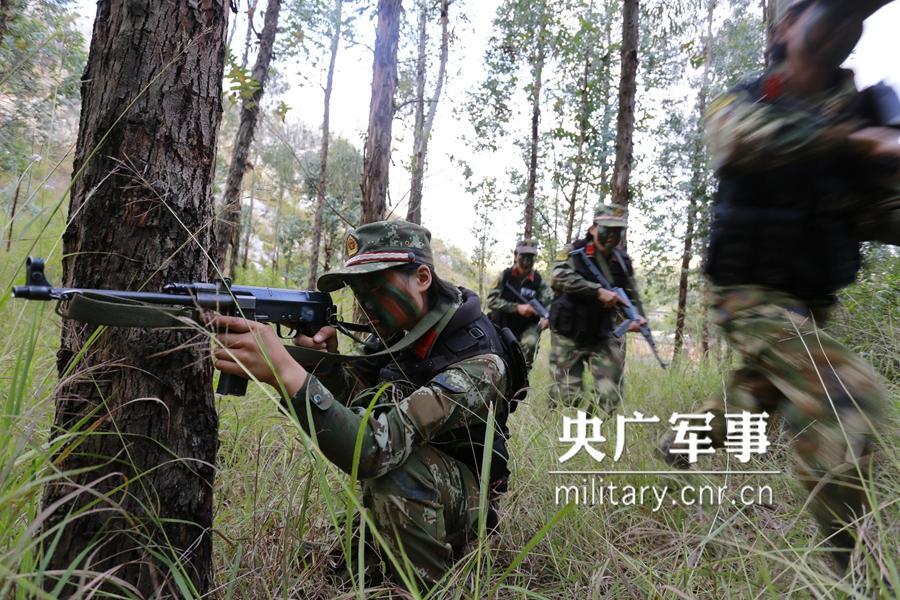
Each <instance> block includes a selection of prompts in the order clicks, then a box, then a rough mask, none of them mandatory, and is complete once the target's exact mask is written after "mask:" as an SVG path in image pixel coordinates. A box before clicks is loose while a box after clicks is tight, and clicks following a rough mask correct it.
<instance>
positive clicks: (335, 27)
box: [306, 0, 343, 290]
mask: <svg viewBox="0 0 900 600" xmlns="http://www.w3.org/2000/svg"><path fill="white" fill-rule="evenodd" d="M342 7H343V0H334V9H333V10H332V21H331V27H332V31H331V54H330V56H331V58H330V59H329V61H328V75H327V76H326V79H325V108H324V109H323V111H322V146H321V147H320V149H319V178H318V180H317V182H316V217H315V222H314V225H313V231H312V254H311V256H310V258H309V280H308V281H307V283H306V285H307V288H308V289H311V290H314V289H316V277H317V275H318V269H319V246H321V243H322V217H323V216H324V214H325V192H326V188H327V183H328V176H327V173H328V145H329V142H330V140H329V136H330V133H329V119H330V115H331V90H332V88H333V86H334V65H335V62H336V61H337V53H338V47H339V46H340V42H341V9H342Z"/></svg>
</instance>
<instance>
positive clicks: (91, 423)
mask: <svg viewBox="0 0 900 600" xmlns="http://www.w3.org/2000/svg"><path fill="white" fill-rule="evenodd" d="M225 27H226V19H225V7H224V6H223V4H222V3H221V2H219V1H218V0H197V1H196V2H193V3H188V2H178V3H161V2H158V1H157V0H129V1H128V2H125V1H122V0H110V1H107V2H100V3H99V4H98V7H97V17H96V20H95V22H94V31H93V36H92V38H91V46H90V52H89V56H88V62H87V66H86V69H85V73H84V76H83V78H82V88H81V95H82V105H81V118H80V124H79V130H78V139H77V144H76V151H75V158H74V167H73V173H75V175H74V176H73V184H72V193H71V202H70V208H69V225H68V227H67V229H66V231H65V233H64V235H63V256H64V259H63V282H62V283H63V285H64V286H66V287H76V286H77V287H87V288H120V289H139V288H146V289H159V288H160V287H161V286H162V285H163V284H164V283H165V282H167V281H204V280H208V279H209V278H210V275H211V274H212V273H211V265H210V264H209V263H208V262H207V261H206V260H205V259H204V250H205V249H207V248H210V247H211V246H212V235H211V229H210V224H211V223H212V221H213V218H214V217H213V207H212V185H213V172H214V166H215V165H214V163H215V154H216V151H215V148H216V136H217V132H218V126H219V120H220V117H221V111H222V106H221V96H222V72H223V65H224V59H225V46H224V37H225ZM92 333H93V328H92V327H89V326H86V325H84V324H81V323H78V322H74V321H70V320H63V328H62V337H61V344H60V350H59V353H58V355H57V367H58V371H59V375H60V379H61V384H60V388H59V391H58V393H57V396H56V414H55V417H54V422H53V426H52V428H51V432H50V437H51V440H52V441H53V442H54V443H60V444H62V445H61V447H60V449H59V451H58V452H57V454H56V456H55V458H54V466H55V468H56V469H58V470H57V471H55V472H56V473H58V474H59V475H58V476H57V477H56V478H55V479H54V480H53V481H51V482H50V483H48V484H47V486H46V488H45V489H44V496H43V505H44V510H46V511H47V512H48V513H49V514H50V516H49V518H48V519H47V520H46V522H45V523H44V535H46V536H47V537H46V540H47V544H46V545H45V546H44V551H45V552H47V553H48V555H47V556H46V560H47V563H46V566H45V568H46V569H47V572H50V571H52V570H61V571H65V570H66V569H68V568H70V567H71V566H77V568H78V569H84V570H88V571H95V572H100V573H102V572H105V571H108V572H109V574H110V575H113V576H114V577H116V578H119V579H121V580H124V581H125V582H127V583H128V584H129V585H131V586H133V587H134V588H135V589H136V590H137V593H138V594H139V595H140V596H141V597H151V596H153V597H176V596H177V597H180V596H181V595H182V594H181V592H180V591H179V588H178V586H177V584H176V583H175V581H174V578H175V577H176V576H177V577H182V576H183V577H187V578H189V579H190V582H191V583H192V585H193V588H194V590H195V593H196V594H198V595H204V594H206V593H207V592H208V591H209V589H210V583H211V576H212V539H211V533H212V493H213V478H214V464H215V457H216V449H217V445H218V439H217V431H216V430H217V425H218V423H217V416H216V412H215V405H214V403H213V394H212V369H211V367H210V363H209V360H208V358H207V357H205V356H204V353H203V352H201V351H200V350H199V348H198V347H205V346H206V344H205V342H203V338H200V339H198V338H197V336H196V335H194V333H193V332H191V331H190V330H187V331H186V330H184V329H181V330H143V329H108V330H106V331H104V332H103V333H102V334H101V335H99V336H98V337H96V338H94V339H92V340H91V341H90V346H89V349H88V351H87V352H84V353H83V354H82V352H83V351H84V349H85V345H86V343H88V339H89V338H90V337H91V335H92ZM198 342H199V343H198ZM67 435H73V436H74V437H73V438H72V439H70V440H65V439H64V438H63V436H67ZM57 534H58V537H57ZM50 540H53V542H52V543H51V542H50ZM105 579H106V581H105V582H104V583H103V584H102V585H103V587H104V588H105V589H107V590H112V589H113V588H114V586H113V584H112V583H110V582H109V579H108V578H105ZM45 581H46V583H45V585H46V586H47V588H48V589H50V588H52V586H53V585H54V584H55V581H53V578H52V577H45ZM80 583H81V584H82V585H83V584H84V583H85V582H83V581H82V582H80ZM77 585H79V582H78V581H73V582H72V583H71V584H70V587H69V588H68V589H66V590H63V595H66V596H67V595H69V594H71V593H73V592H74V591H75V590H74V589H73V588H74V587H75V586H77ZM116 589H118V590H119V591H120V592H121V589H119V588H116ZM81 591H86V590H84V589H82V590H81Z"/></svg>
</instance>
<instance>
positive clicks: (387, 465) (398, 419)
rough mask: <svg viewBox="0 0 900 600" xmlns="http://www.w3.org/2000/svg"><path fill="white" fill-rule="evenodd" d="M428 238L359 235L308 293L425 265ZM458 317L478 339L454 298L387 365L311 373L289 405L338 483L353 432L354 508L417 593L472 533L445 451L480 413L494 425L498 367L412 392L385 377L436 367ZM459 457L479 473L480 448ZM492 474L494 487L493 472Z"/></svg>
mask: <svg viewBox="0 0 900 600" xmlns="http://www.w3.org/2000/svg"><path fill="white" fill-rule="evenodd" d="M429 239H430V234H429V233H428V232H427V230H425V229H424V228H421V227H420V226H417V225H412V224H408V223H404V222H399V223H398V222H393V221H392V222H388V223H374V224H369V225H365V226H363V227H360V228H359V229H358V230H356V231H354V232H353V233H351V234H350V237H349V238H348V242H349V243H348V254H349V255H350V258H349V259H348V260H347V262H346V263H345V267H344V268H343V269H339V270H338V271H332V272H330V273H328V274H326V275H323V277H322V278H320V280H319V288H320V289H322V290H323V291H331V290H333V289H335V287H338V286H340V285H341V284H342V283H343V282H344V281H345V278H346V277H352V275H354V274H356V273H358V272H359V270H354V269H353V267H354V266H355V267H358V268H362V269H364V270H365V272H373V271H376V270H377V269H376V268H374V267H375V266H378V265H381V266H382V268H385V265H388V266H391V267H392V266H396V262H393V261H395V260H406V259H405V258H404V257H405V255H406V254H409V256H410V257H412V258H414V259H415V261H416V262H420V263H424V264H431V251H430V247H429V244H428V241H429ZM409 248H413V249H414V250H412V251H409V250H408V249H409ZM413 255H415V256H413ZM354 259H355V260H354ZM463 311H469V312H470V314H477V315H480V319H481V320H477V321H475V322H476V323H481V327H482V328H484V323H487V324H488V325H490V323H489V322H488V321H487V318H486V317H484V316H483V314H482V313H481V311H480V308H479V303H478V297H477V296H475V295H474V294H472V293H471V292H468V291H465V292H464V293H462V294H461V295H460V298H458V299H457V300H456V301H455V302H444V303H440V304H438V305H437V306H435V307H433V308H432V309H431V312H429V313H428V315H426V317H423V321H426V320H428V319H429V318H431V321H432V322H434V323H435V324H434V325H433V326H430V327H428V328H427V330H426V331H424V332H416V331H411V332H409V333H408V334H407V335H408V336H415V337H416V341H415V342H413V343H412V344H410V345H409V346H408V347H407V348H405V349H403V350H402V351H400V352H398V353H397V355H396V356H394V357H392V358H380V359H378V360H376V359H375V358H374V357H373V358H372V359H371V360H364V361H358V362H355V363H352V364H349V365H343V366H336V367H331V368H330V369H318V370H314V371H315V374H314V375H313V374H311V375H310V376H309V377H308V379H307V381H306V384H305V385H304V387H303V388H302V389H301V390H300V391H298V392H297V394H295V396H294V397H293V399H292V405H293V406H292V408H293V410H294V412H295V414H296V415H297V417H298V419H299V421H300V423H301V424H302V425H303V427H304V429H306V430H307V431H309V432H311V433H310V435H312V436H313V437H314V438H315V439H316V440H317V443H318V445H319V448H320V449H321V450H322V452H323V454H324V455H325V456H326V457H328V458H329V459H330V460H331V461H332V462H334V463H335V464H336V465H337V466H338V467H339V468H341V469H342V470H344V471H345V472H347V473H350V472H351V471H352V469H353V455H354V449H355V447H356V443H357V442H356V439H357V433H358V431H360V429H362V431H363V436H362V447H361V452H360V456H359V463H358V471H357V472H358V476H359V478H360V479H361V480H362V482H363V498H364V504H365V506H366V507H367V508H368V509H369V510H370V511H371V515H372V518H373V519H374V522H375V523H376V525H377V526H378V527H379V530H380V531H381V533H382V534H383V535H384V536H385V539H386V540H387V543H388V544H389V546H390V549H391V551H392V553H393V554H394V556H395V557H397V559H398V560H400V561H401V564H402V561H403V559H402V556H403V555H405V556H406V557H407V558H408V559H409V561H410V563H411V564H412V566H413V568H414V570H415V576H416V578H417V579H418V580H419V582H420V583H423V582H424V583H425V584H426V585H430V584H433V583H434V582H436V581H438V580H439V579H440V578H441V577H443V576H444V574H445V573H446V572H447V571H448V570H449V568H450V567H451V566H452V564H453V562H454V559H455V558H456V557H458V553H459V552H460V551H461V550H462V549H463V547H464V546H465V544H466V542H467V541H468V540H470V539H472V538H473V537H474V536H475V535H476V533H477V522H478V495H479V483H478V477H477V474H476V472H474V470H473V468H472V467H471V466H469V464H466V461H464V460H460V459H459V451H458V450H459V449H458V448H455V447H454V445H453V441H454V440H459V439H461V438H467V437H468V435H472V436H473V437H474V436H475V435H476V434H474V433H472V434H470V433H469V432H470V431H473V432H474V431H475V430H478V429H479V428H481V430H482V433H481V435H482V436H483V435H486V434H485V433H484V429H485V426H484V425H485V422H486V419H487V416H488V409H489V407H494V409H495V411H497V414H498V422H499V421H500V419H499V415H505V411H506V410H507V402H506V399H505V394H506V393H507V387H508V380H509V374H508V368H507V364H506V362H505V361H504V359H503V358H502V357H501V356H500V355H498V354H496V353H490V352H488V353H483V354H478V355H474V356H468V357H467V358H464V359H462V360H459V361H457V362H453V363H452V364H449V365H448V366H447V367H446V368H444V369H442V370H440V372H438V373H436V374H433V376H431V377H430V378H427V380H426V381H423V382H421V383H420V384H416V383H413V381H414V380H415V379H416V375H414V374H412V373H409V374H408V377H406V374H405V373H404V374H397V375H395V376H388V375H386V374H385V373H386V372H387V371H386V369H388V370H389V369H390V368H391V367H392V365H404V366H409V365H410V364H413V363H410V362H409V360H410V359H412V361H419V360H426V362H427V361H428V360H440V359H441V358H442V357H440V356H437V355H436V354H437V352H438V351H439V350H438V349H439V348H442V346H441V343H442V339H444V338H442V335H443V334H445V333H447V332H448V331H449V330H451V329H452V328H453V327H454V325H453V323H454V317H456V316H458V315H460V314H462V312H463ZM432 317H433V318H432ZM469 318H471V317H469ZM417 327H418V326H417ZM391 345H392V347H393V346H394V345H395V344H394V343H392V344H391ZM444 358H446V357H444ZM404 361H406V362H404ZM398 373H403V369H402V368H399V369H398ZM385 382H390V383H391V385H389V386H388V387H387V389H385V391H384V392H383V393H382V394H381V395H380V396H379V397H378V399H377V400H376V405H375V409H374V411H373V412H372V414H371V415H370V416H369V417H368V418H365V412H366V408H367V407H368V405H369V404H370V402H371V401H372V399H373V394H375V393H377V390H378V389H380V386H381V384H383V383H385ZM307 408H308V409H309V411H310V413H311V417H312V421H311V422H309V421H308V420H307ZM498 427H499V425H498ZM460 432H462V435H459V433H460ZM454 433H455V434H456V435H452V434H454ZM448 435H449V437H448ZM465 447H466V448H467V449H469V451H470V453H475V452H477V453H478V456H477V457H473V459H477V460H478V461H479V462H480V460H481V454H480V451H481V450H480V448H481V446H479V447H478V448H479V450H472V448H473V446H471V445H466V446H465ZM504 466H505V463H504ZM491 468H492V481H496V478H495V477H494V472H493V469H494V466H493V464H492V467H491ZM503 483H505V482H503Z"/></svg>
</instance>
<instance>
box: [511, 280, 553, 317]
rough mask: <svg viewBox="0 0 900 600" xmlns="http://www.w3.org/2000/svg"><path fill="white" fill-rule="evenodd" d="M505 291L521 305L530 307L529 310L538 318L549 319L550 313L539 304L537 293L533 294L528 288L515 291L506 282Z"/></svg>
mask: <svg viewBox="0 0 900 600" xmlns="http://www.w3.org/2000/svg"><path fill="white" fill-rule="evenodd" d="M506 289H508V290H509V291H511V292H512V293H513V294H515V296H516V298H518V299H519V301H520V302H521V303H522V304H527V305H529V306H531V308H533V309H534V312H536V313H537V314H538V316H539V317H540V318H542V319H549V318H550V313H549V312H548V311H547V309H546V308H545V307H544V305H543V304H541V301H540V300H538V299H537V292H535V291H534V290H531V289H528V288H524V289H521V290H517V289H516V288H515V287H513V286H512V285H510V283H509V282H508V281H507V282H506Z"/></svg>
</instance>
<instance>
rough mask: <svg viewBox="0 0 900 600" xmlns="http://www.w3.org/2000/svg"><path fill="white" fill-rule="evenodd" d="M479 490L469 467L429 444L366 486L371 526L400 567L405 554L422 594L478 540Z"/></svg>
mask: <svg viewBox="0 0 900 600" xmlns="http://www.w3.org/2000/svg"><path fill="white" fill-rule="evenodd" d="M478 489H479V488H478V481H477V479H476V478H475V475H474V474H473V473H472V471H471V470H470V469H469V468H468V467H467V466H465V465H464V464H462V463H461V462H459V461H457V460H455V459H453V458H451V457H449V456H447V455H446V454H444V453H443V452H441V451H440V450H437V449H435V448H434V447H432V446H429V445H425V446H419V447H418V448H416V450H414V451H413V453H412V454H411V455H410V456H409V458H407V459H406V461H405V462H404V463H403V464H402V465H401V466H399V467H398V468H396V469H394V470H392V471H390V472H388V473H386V474H384V475H382V476H381V477H378V478H376V479H369V480H366V481H365V482H364V484H363V498H364V503H365V506H366V508H368V509H369V510H370V511H371V514H372V516H373V520H374V522H375V525H376V526H377V527H378V530H379V531H380V532H381V534H382V535H383V536H384V539H385V541H386V543H387V545H388V548H389V549H390V551H391V553H392V554H393V555H394V557H395V558H396V560H397V561H399V564H400V565H401V566H403V565H404V559H403V556H406V558H407V559H408V560H409V563H410V565H411V566H412V568H413V570H414V572H415V579H416V583H417V585H419V586H420V589H421V590H422V591H424V590H426V589H428V588H430V587H431V586H433V585H434V584H435V583H436V582H437V581H438V580H440V579H441V578H442V577H443V576H444V575H445V574H446V573H447V571H449V570H450V568H451V567H452V566H453V563H454V562H455V560H456V558H458V556H459V555H460V553H461V551H462V550H463V549H464V548H465V546H466V543H467V542H468V541H469V540H470V539H474V538H475V537H476V536H477V533H478V531H477V528H478ZM386 558H387V557H385V562H386V563H388V564H389V566H390V561H388V560H386ZM390 568H392V569H393V566H390ZM401 581H402V580H401V579H400V578H399V577H397V583H399V582H401Z"/></svg>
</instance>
